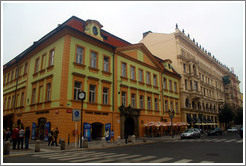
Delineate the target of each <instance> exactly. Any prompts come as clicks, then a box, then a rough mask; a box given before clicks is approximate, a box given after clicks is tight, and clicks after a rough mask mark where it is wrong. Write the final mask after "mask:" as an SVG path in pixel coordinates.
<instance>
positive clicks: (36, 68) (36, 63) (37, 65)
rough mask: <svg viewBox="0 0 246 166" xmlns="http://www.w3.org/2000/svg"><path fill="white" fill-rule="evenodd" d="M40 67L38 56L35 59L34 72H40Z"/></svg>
mask: <svg viewBox="0 0 246 166" xmlns="http://www.w3.org/2000/svg"><path fill="white" fill-rule="evenodd" d="M38 67H39V58H37V59H36V61H35V69H34V73H37V72H38Z"/></svg>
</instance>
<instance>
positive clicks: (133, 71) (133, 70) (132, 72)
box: [131, 66, 135, 80]
mask: <svg viewBox="0 0 246 166" xmlns="http://www.w3.org/2000/svg"><path fill="white" fill-rule="evenodd" d="M131 79H132V80H135V67H134V66H131Z"/></svg>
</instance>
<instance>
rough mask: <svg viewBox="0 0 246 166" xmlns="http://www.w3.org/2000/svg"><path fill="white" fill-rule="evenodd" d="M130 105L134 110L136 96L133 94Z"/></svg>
mask: <svg viewBox="0 0 246 166" xmlns="http://www.w3.org/2000/svg"><path fill="white" fill-rule="evenodd" d="M131 105H132V108H136V94H135V93H132V94H131Z"/></svg>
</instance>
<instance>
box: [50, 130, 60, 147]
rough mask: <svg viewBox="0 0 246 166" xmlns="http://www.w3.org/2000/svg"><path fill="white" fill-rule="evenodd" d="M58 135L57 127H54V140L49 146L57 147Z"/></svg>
mask: <svg viewBox="0 0 246 166" xmlns="http://www.w3.org/2000/svg"><path fill="white" fill-rule="evenodd" d="M58 134H59V130H58V127H56V129H55V131H54V139H55V140H54V141H53V142H52V144H51V145H54V144H56V146H58V145H57V138H58Z"/></svg>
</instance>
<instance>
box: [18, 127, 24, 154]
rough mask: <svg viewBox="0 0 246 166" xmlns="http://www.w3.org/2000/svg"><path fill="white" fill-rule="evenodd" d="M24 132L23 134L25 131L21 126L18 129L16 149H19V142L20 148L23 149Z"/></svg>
mask: <svg viewBox="0 0 246 166" xmlns="http://www.w3.org/2000/svg"><path fill="white" fill-rule="evenodd" d="M24 134H25V131H24V129H23V127H21V129H20V130H19V139H18V148H17V149H20V144H21V150H23V141H24Z"/></svg>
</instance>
